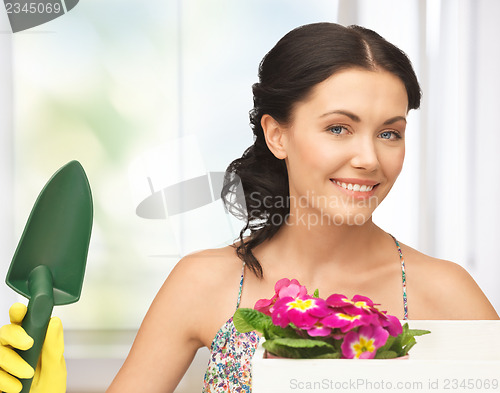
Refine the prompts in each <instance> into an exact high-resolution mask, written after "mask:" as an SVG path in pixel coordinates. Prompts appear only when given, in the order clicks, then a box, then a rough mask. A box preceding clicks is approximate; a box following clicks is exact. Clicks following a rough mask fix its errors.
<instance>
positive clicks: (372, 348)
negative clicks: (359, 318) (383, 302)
mask: <svg viewBox="0 0 500 393" xmlns="http://www.w3.org/2000/svg"><path fill="white" fill-rule="evenodd" d="M387 337H389V333H388V332H387V330H385V329H383V328H381V327H379V326H371V325H370V326H361V327H360V328H359V330H358V331H354V330H352V331H350V332H349V333H347V334H346V335H345V337H344V342H343V343H342V345H341V347H340V348H341V349H342V355H343V357H344V358H347V359H373V358H374V357H375V355H376V353H377V349H378V348H380V347H382V346H383V345H384V344H385V343H386V341H387Z"/></svg>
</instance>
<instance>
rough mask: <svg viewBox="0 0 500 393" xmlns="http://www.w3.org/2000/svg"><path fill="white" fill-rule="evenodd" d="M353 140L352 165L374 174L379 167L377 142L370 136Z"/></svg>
mask: <svg viewBox="0 0 500 393" xmlns="http://www.w3.org/2000/svg"><path fill="white" fill-rule="evenodd" d="M355 139H357V140H353V141H352V142H353V145H352V146H351V148H352V158H351V165H352V166H353V167H354V168H357V169H363V170H365V171H368V172H373V171H375V170H376V169H377V168H378V167H379V159H378V154H377V149H376V146H375V141H374V140H373V138H371V137H369V136H363V137H360V138H355Z"/></svg>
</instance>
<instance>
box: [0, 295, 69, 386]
mask: <svg viewBox="0 0 500 393" xmlns="http://www.w3.org/2000/svg"><path fill="white" fill-rule="evenodd" d="M26 311H27V309H26V306H25V305H23V304H21V303H15V304H13V305H12V307H11V308H10V310H9V316H10V321H11V324H10V325H5V326H3V327H1V328H0V391H2V392H5V393H18V392H20V391H21V389H22V384H21V382H20V381H19V380H18V378H31V377H33V374H34V377H33V383H32V384H31V389H30V393H65V392H66V363H65V361H64V356H63V353H64V337H63V329H62V323H61V320H60V319H59V318H57V317H54V318H51V320H50V322H49V327H48V329H47V334H46V336H45V341H44V344H43V347H42V352H41V354H40V359H39V361H38V365H37V368H36V371H35V372H33V368H32V367H31V366H30V365H29V364H28V363H26V362H25V361H24V360H23V359H22V358H21V357H20V356H19V355H18V354H17V352H16V351H15V350H14V349H13V348H15V349H20V350H26V349H29V348H31V346H32V345H33V339H32V338H31V337H30V336H28V335H27V334H26V332H25V331H24V329H23V328H22V327H21V322H22V320H23V318H24V316H25V315H26Z"/></svg>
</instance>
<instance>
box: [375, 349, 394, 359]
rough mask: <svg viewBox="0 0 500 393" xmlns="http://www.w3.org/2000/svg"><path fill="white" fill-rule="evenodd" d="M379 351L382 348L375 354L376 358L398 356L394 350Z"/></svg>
mask: <svg viewBox="0 0 500 393" xmlns="http://www.w3.org/2000/svg"><path fill="white" fill-rule="evenodd" d="M379 351H380V348H379V350H378V351H377V354H376V355H375V359H394V358H396V357H398V354H397V353H396V352H394V351H382V352H379Z"/></svg>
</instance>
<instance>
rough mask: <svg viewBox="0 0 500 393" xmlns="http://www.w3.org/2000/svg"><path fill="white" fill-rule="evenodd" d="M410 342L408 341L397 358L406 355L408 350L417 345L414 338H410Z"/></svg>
mask: <svg viewBox="0 0 500 393" xmlns="http://www.w3.org/2000/svg"><path fill="white" fill-rule="evenodd" d="M412 339H413V340H412V341H410V342H409V343H408V344H406V346H405V347H403V350H402V352H401V353H400V354H399V356H404V355H407V354H408V352H409V351H410V349H411V348H412V347H413V346H414V345H415V344H416V343H417V340H415V338H414V337H412Z"/></svg>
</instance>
